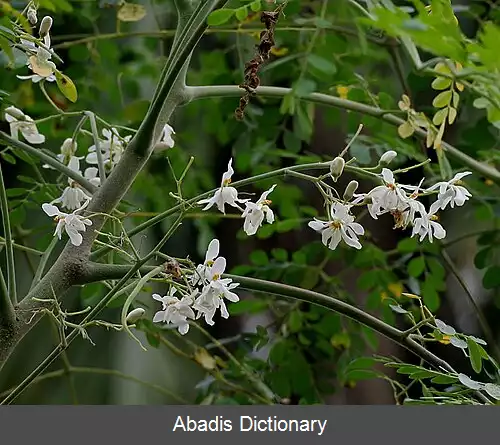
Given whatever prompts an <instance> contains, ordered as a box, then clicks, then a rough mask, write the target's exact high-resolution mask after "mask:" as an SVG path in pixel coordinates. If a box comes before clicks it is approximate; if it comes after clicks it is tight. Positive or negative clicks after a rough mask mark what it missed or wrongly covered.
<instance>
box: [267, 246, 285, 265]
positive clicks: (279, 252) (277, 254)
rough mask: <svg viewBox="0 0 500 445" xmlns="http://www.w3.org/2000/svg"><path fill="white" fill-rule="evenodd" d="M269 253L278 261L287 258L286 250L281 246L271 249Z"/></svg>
mask: <svg viewBox="0 0 500 445" xmlns="http://www.w3.org/2000/svg"><path fill="white" fill-rule="evenodd" d="M271 255H272V256H273V257H274V258H275V259H276V260H278V261H281V262H285V261H287V260H288V252H287V251H286V250H285V249H282V248H276V249H272V250H271Z"/></svg>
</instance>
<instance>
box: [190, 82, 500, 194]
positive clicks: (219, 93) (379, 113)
mask: <svg viewBox="0 0 500 445" xmlns="http://www.w3.org/2000/svg"><path fill="white" fill-rule="evenodd" d="M185 92H186V95H187V96H188V98H189V100H194V99H203V98H215V97H239V96H241V93H242V90H241V88H239V87H238V86H236V85H207V86H186V91H185ZM256 92H257V96H262V97H276V98H282V97H284V96H286V95H287V94H290V93H291V92H292V90H291V89H290V88H281V87H267V86H261V87H259V88H257V90H256ZM301 100H305V101H308V102H312V103H315V104H318V105H326V106H329V107H336V108H342V109H344V110H350V111H355V112H357V113H361V114H366V115H368V116H373V117H376V118H378V119H381V120H383V121H384V122H387V123H389V124H391V125H394V126H400V125H401V124H402V123H404V122H405V121H404V120H402V119H400V118H399V117H397V116H395V115H393V114H391V113H388V112H387V111H385V110H382V109H380V108H375V107H371V106H369V105H365V104H362V103H359V102H354V101H351V100H346V99H341V98H339V97H335V96H330V95H328V94H322V93H311V94H307V95H304V96H302V97H301ZM415 134H416V135H417V136H419V137H420V138H422V139H425V138H426V137H427V132H425V131H424V130H421V129H417V130H415ZM442 148H443V150H445V151H446V152H448V153H449V154H450V155H451V156H452V157H454V158H455V159H456V160H457V161H459V162H461V163H462V164H464V165H466V166H467V167H469V168H470V169H472V170H474V171H475V172H477V173H479V174H481V175H482V176H484V177H486V178H488V179H491V180H492V181H493V182H495V183H496V184H498V185H500V172H499V171H498V170H496V169H495V168H493V167H491V166H489V165H487V164H484V163H482V162H478V161H476V160H475V159H473V158H471V157H470V156H468V155H466V154H465V153H462V152H461V151H460V150H458V149H457V148H455V147H453V146H452V145H450V144H447V143H446V142H443V143H442Z"/></svg>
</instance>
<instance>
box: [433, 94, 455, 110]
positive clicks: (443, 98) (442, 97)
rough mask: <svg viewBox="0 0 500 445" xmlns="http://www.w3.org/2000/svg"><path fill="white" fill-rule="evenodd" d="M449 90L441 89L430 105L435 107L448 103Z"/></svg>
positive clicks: (449, 97) (449, 99) (449, 98)
mask: <svg viewBox="0 0 500 445" xmlns="http://www.w3.org/2000/svg"><path fill="white" fill-rule="evenodd" d="M451 94H452V92H451V90H448V91H443V92H442V93H439V94H438V95H437V96H436V97H435V98H434V100H433V101H432V106H433V107H436V108H443V107H446V106H447V105H449V103H450V101H451Z"/></svg>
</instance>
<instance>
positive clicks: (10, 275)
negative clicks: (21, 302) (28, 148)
mask: <svg viewBox="0 0 500 445" xmlns="http://www.w3.org/2000/svg"><path fill="white" fill-rule="evenodd" d="M0 209H1V214H2V221H3V231H4V235H5V253H6V257H7V289H8V298H9V300H10V302H11V304H10V306H11V307H10V308H9V303H8V302H7V301H4V302H2V303H1V305H2V312H3V311H5V317H7V319H10V318H11V315H12V305H15V304H17V291H16V263H15V260H14V245H13V244H14V242H13V240H12V232H11V230H10V216H9V203H8V201H7V192H6V190H5V182H4V180H3V172H2V163H1V162H0Z"/></svg>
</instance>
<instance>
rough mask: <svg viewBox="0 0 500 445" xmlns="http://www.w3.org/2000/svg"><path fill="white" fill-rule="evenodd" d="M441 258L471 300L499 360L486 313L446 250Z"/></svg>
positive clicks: (442, 251)
mask: <svg viewBox="0 0 500 445" xmlns="http://www.w3.org/2000/svg"><path fill="white" fill-rule="evenodd" d="M441 257H442V258H443V260H444V262H445V263H446V266H447V267H448V269H449V270H450V272H451V273H452V274H453V275H454V276H455V278H456V280H457V281H458V284H460V286H461V287H462V289H463V290H464V292H465V295H466V296H467V299H468V300H469V303H470V304H471V305H472V307H473V308H474V311H475V312H476V316H477V319H478V321H479V325H480V326H481V330H482V331H483V333H484V335H485V336H486V340H487V341H488V344H489V345H490V347H491V348H493V350H494V351H495V357H496V358H497V359H499V358H500V350H499V348H498V345H497V342H496V341H495V336H494V335H493V332H492V331H491V328H490V326H489V324H488V322H487V321H486V317H485V316H484V313H483V311H482V310H481V307H480V306H479V305H478V304H477V303H476V300H475V298H474V296H473V295H472V292H471V291H470V289H469V286H467V283H466V282H465V280H464V279H463V278H462V276H461V275H460V272H459V271H458V269H457V267H456V266H455V264H454V263H453V261H452V260H451V258H450V256H449V255H448V253H447V252H446V251H445V250H444V249H443V250H441Z"/></svg>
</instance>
